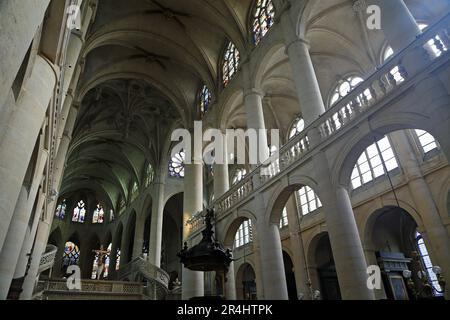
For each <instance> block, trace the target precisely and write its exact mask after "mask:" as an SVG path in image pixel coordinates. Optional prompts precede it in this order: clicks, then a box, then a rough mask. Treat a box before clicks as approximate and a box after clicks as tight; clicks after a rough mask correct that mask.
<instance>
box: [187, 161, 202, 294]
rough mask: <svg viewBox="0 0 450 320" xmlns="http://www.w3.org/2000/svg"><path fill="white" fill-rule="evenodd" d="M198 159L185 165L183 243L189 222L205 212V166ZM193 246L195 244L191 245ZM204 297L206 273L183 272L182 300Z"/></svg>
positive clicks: (188, 232) (188, 228)
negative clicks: (201, 212) (199, 213)
mask: <svg viewBox="0 0 450 320" xmlns="http://www.w3.org/2000/svg"><path fill="white" fill-rule="evenodd" d="M200 161H201V160H200V159H197V160H195V159H194V161H193V162H192V163H191V164H186V165H185V175H184V186H185V188H184V199H183V201H184V202H183V205H184V210H183V242H184V241H188V238H189V235H190V227H189V224H188V223H187V221H188V220H189V219H190V218H191V217H192V216H193V215H195V214H196V213H197V212H200V211H202V210H203V164H202V162H200ZM189 245H190V246H192V245H193V244H189ZM203 295H204V273H203V272H197V271H191V270H189V269H186V268H184V267H183V270H182V294H181V296H182V299H183V300H188V299H190V298H193V297H200V296H203Z"/></svg>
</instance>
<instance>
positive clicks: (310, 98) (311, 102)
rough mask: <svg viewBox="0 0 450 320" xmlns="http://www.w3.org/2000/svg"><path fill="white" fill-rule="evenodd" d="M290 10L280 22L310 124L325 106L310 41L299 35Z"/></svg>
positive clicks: (301, 106)
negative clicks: (310, 50) (310, 52)
mask: <svg viewBox="0 0 450 320" xmlns="http://www.w3.org/2000/svg"><path fill="white" fill-rule="evenodd" d="M289 12H290V11H289V10H286V11H284V12H283V13H282V14H281V16H280V23H281V26H282V29H283V35H284V40H285V45H286V54H287V55H288V57H289V61H290V63H291V68H292V71H293V75H294V83H295V88H296V90H297V96H298V99H299V103H300V110H301V112H302V117H303V119H304V120H305V124H306V125H309V124H310V123H311V122H313V121H314V120H316V119H317V118H318V117H319V116H320V115H321V114H322V113H324V112H325V106H324V103H323V99H322V95H321V92H320V87H319V83H318V81H317V77H316V73H315V70H314V65H313V63H312V60H311V56H310V54H309V43H308V41H307V40H306V39H301V38H299V37H298V36H297V32H296V28H295V24H294V23H293V21H292V19H291V17H290V14H289Z"/></svg>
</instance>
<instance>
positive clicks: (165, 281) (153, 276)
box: [118, 257, 170, 300]
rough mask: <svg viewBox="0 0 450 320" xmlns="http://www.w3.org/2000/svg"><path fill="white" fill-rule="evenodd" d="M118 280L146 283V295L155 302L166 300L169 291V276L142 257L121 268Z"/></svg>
mask: <svg viewBox="0 0 450 320" xmlns="http://www.w3.org/2000/svg"><path fill="white" fill-rule="evenodd" d="M118 278H119V279H120V280H129V281H136V282H141V283H142V282H146V283H147V287H146V295H148V296H149V297H150V299H153V300H162V299H164V298H165V296H166V295H167V293H168V290H169V280H170V277H169V274H168V273H167V272H166V271H164V270H163V269H161V268H158V267H157V266H155V265H153V264H151V263H150V262H149V261H147V260H145V259H144V258H142V257H138V258H136V259H133V260H131V261H130V262H129V263H127V264H126V265H124V266H121V268H120V270H119V273H118Z"/></svg>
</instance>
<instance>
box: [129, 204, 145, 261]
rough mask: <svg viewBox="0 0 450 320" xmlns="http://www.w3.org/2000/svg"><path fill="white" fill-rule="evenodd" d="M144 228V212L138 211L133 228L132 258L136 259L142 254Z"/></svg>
mask: <svg viewBox="0 0 450 320" xmlns="http://www.w3.org/2000/svg"><path fill="white" fill-rule="evenodd" d="M144 229H145V214H144V213H143V212H140V213H139V214H138V215H137V216H136V227H135V228H134V241H133V253H132V259H136V258H138V257H139V256H141V255H142V249H143V247H144Z"/></svg>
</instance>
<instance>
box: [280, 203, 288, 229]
mask: <svg viewBox="0 0 450 320" xmlns="http://www.w3.org/2000/svg"><path fill="white" fill-rule="evenodd" d="M287 225H288V215H287V209H286V207H284V208H283V212H282V213H281V219H280V229H281V228H284V227H286V226H287Z"/></svg>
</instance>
